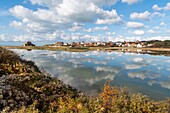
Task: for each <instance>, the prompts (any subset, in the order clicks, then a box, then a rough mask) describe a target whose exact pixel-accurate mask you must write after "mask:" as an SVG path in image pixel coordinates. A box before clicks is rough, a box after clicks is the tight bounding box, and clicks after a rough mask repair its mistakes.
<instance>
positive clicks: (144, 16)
mask: <svg viewBox="0 0 170 113" xmlns="http://www.w3.org/2000/svg"><path fill="white" fill-rule="evenodd" d="M150 16H151V13H150V12H149V11H145V12H143V13H137V12H134V13H131V14H130V18H131V19H139V20H149V19H150Z"/></svg>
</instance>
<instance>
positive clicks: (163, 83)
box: [160, 81, 170, 89]
mask: <svg viewBox="0 0 170 113" xmlns="http://www.w3.org/2000/svg"><path fill="white" fill-rule="evenodd" d="M160 85H161V86H162V87H164V88H167V89H170V81H165V82H160Z"/></svg>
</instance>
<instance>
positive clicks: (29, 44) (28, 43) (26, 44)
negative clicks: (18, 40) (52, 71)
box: [23, 41, 35, 46]
mask: <svg viewBox="0 0 170 113" xmlns="http://www.w3.org/2000/svg"><path fill="white" fill-rule="evenodd" d="M23 46H35V44H33V43H32V42H30V41H27V42H26V43H25V44H24V45H23Z"/></svg>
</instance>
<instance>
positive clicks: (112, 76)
mask: <svg viewBox="0 0 170 113" xmlns="http://www.w3.org/2000/svg"><path fill="white" fill-rule="evenodd" d="M12 51H14V52H16V53H18V54H19V55H20V56H21V58H24V59H26V60H32V61H34V62H35V63H36V65H38V67H39V68H42V69H45V70H46V71H47V72H48V73H50V74H52V75H53V76H56V77H58V78H59V79H61V80H62V81H64V83H66V84H69V85H71V86H73V87H75V88H77V89H79V90H81V91H83V92H84V93H85V94H88V95H94V94H98V93H100V92H101V90H102V88H103V84H104V83H106V81H107V80H110V81H111V85H115V86H118V87H123V88H126V89H127V90H128V91H129V93H130V94H133V93H142V94H144V95H148V96H149V97H150V98H151V99H154V100H162V99H166V98H167V97H169V98H170V57H168V56H160V55H157V56H154V55H148V54H135V53H123V52H114V51H112V52H106V51H88V52H66V51H48V50H32V51H27V50H19V49H13V50H12Z"/></svg>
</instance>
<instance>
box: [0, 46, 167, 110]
mask: <svg viewBox="0 0 170 113" xmlns="http://www.w3.org/2000/svg"><path fill="white" fill-rule="evenodd" d="M0 112H1V113H6V112H12V113H18V112H19V113H27V112H30V113H41V112H44V113H46V112H51V113H54V112H59V113H67V112H72V113H78V112H80V113H84V112H86V113H89V112H90V113H93V112H96V113H108V112H117V113H122V112H123V113H130V112H137V113H139V112H141V113H143V112H147V113H151V112H155V113H169V112H170V99H167V100H163V101H159V102H155V101H153V100H150V99H149V97H147V96H145V95H141V94H136V95H133V96H129V94H128V92H127V91H126V90H124V89H121V88H116V87H112V86H110V85H109V84H108V83H107V84H105V86H104V90H103V92H102V93H101V94H99V95H98V96H95V97H88V96H86V95H84V94H83V93H82V92H80V91H78V90H77V89H75V88H73V87H71V86H69V85H66V84H64V83H63V82H62V81H61V80H59V79H57V78H53V77H51V76H50V75H49V74H48V73H46V72H44V71H42V70H39V69H38V67H37V66H36V65H35V64H34V63H33V62H31V61H26V60H23V59H21V58H20V57H19V56H18V55H17V54H15V53H14V52H12V51H9V50H6V49H4V48H1V47H0Z"/></svg>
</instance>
